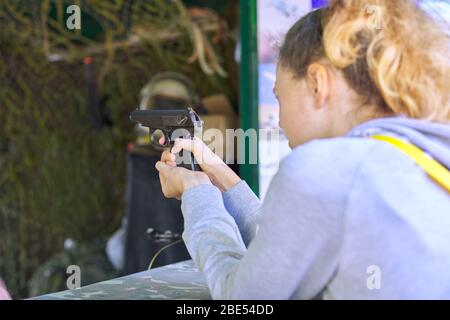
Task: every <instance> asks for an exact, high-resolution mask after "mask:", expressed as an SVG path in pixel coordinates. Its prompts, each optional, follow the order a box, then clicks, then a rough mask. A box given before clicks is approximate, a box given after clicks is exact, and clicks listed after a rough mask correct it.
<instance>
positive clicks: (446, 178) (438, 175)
mask: <svg viewBox="0 0 450 320" xmlns="http://www.w3.org/2000/svg"><path fill="white" fill-rule="evenodd" d="M372 138H373V139H376V140H380V141H385V142H387V143H390V144H391V145H393V146H395V147H396V148H398V149H400V150H402V151H403V152H404V153H406V154H407V155H408V156H410V157H411V158H412V159H414V160H415V161H416V163H417V164H418V165H419V166H420V167H422V169H424V170H425V172H426V173H428V175H429V176H430V177H431V178H433V180H434V181H436V182H437V183H438V184H439V185H441V186H442V187H443V188H444V189H445V190H447V191H448V192H449V193H450V171H448V169H447V168H445V167H444V166H443V165H441V164H440V163H439V162H437V161H436V160H434V159H432V158H430V157H429V156H427V155H426V154H425V153H424V152H423V151H422V150H421V149H419V148H417V147H416V146H414V145H412V144H409V143H406V142H403V141H402V140H400V139H396V138H394V137H390V136H381V135H376V136H372Z"/></svg>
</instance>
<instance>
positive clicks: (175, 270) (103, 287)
mask: <svg viewBox="0 0 450 320" xmlns="http://www.w3.org/2000/svg"><path fill="white" fill-rule="evenodd" d="M32 299H33V300H61V299H63V300H66V299H67V300H152V299H189V300H205V299H211V296H210V294H209V290H208V287H207V285H206V281H205V279H204V277H203V275H202V274H201V273H200V272H199V271H198V269H197V268H196V267H195V265H194V262H193V261H192V260H189V261H183V262H179V263H175V264H171V265H168V266H164V267H161V268H156V269H152V270H150V271H144V272H140V273H136V274H133V275H129V276H126V277H123V278H117V279H112V280H108V281H104V282H99V283H96V284H92V285H89V286H85V287H82V288H80V289H76V290H68V291H62V292H56V293H52V294H48V295H43V296H39V297H35V298H32Z"/></svg>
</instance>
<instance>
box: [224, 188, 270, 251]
mask: <svg viewBox="0 0 450 320" xmlns="http://www.w3.org/2000/svg"><path fill="white" fill-rule="evenodd" d="M222 198H223V203H224V205H225V209H226V210H227V211H228V212H229V213H230V214H231V216H232V217H233V218H234V221H235V222H236V224H237V226H238V228H239V231H240V233H241V236H242V239H243V241H244V243H245V245H246V246H247V247H248V245H249V244H250V242H251V240H252V239H253V238H254V237H255V235H256V232H257V223H258V218H259V216H260V213H261V210H260V208H261V201H260V200H259V199H258V197H257V196H256V195H255V194H254V193H253V191H252V189H250V187H249V186H248V184H247V183H246V182H245V181H243V180H242V181H241V182H239V183H238V184H237V185H235V186H234V187H232V188H230V189H229V190H228V191H226V192H224V193H223V194H222Z"/></svg>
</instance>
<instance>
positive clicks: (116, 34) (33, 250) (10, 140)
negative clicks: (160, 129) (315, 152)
mask: <svg viewBox="0 0 450 320" xmlns="http://www.w3.org/2000/svg"><path fill="white" fill-rule="evenodd" d="M197 2H198V1H197ZM205 3H206V1H205ZM228 3H229V6H231V5H233V2H228ZM70 4H78V5H79V6H80V7H81V10H82V29H81V31H77V30H75V31H69V30H68V29H67V28H66V24H65V21H66V20H65V19H67V17H68V16H69V15H68V14H67V13H66V11H65V9H66V7H67V5H70ZM231 11H232V10H230V12H231ZM192 16H194V17H195V19H192ZM228 22H230V19H228ZM231 35H232V33H231V32H230V31H229V29H228V27H227V24H226V23H225V22H224V20H222V19H220V20H219V19H218V17H217V16H216V15H215V14H214V13H213V12H212V11H208V10H199V9H197V10H191V11H187V9H186V7H185V6H184V5H183V4H182V2H181V1H179V0H172V1H171V0H153V1H148V0H134V1H133V0H129V1H125V0H115V1H104V0H86V1H77V0H72V1H62V0H59V1H57V0H14V1H10V0H0V123H1V125H0V276H1V277H3V278H4V280H5V282H6V283H7V285H8V287H9V289H10V290H11V291H12V294H13V295H14V296H15V297H16V298H19V297H27V296H28V294H29V292H30V291H29V279H30V277H31V276H32V274H33V273H34V272H35V271H36V270H37V269H38V267H39V266H41V265H42V264H43V263H45V262H46V261H47V260H48V259H49V258H50V257H51V256H53V255H55V254H56V253H58V252H61V251H62V250H63V243H64V240H65V239H67V238H71V239H74V240H76V241H78V242H84V243H89V242H90V241H93V240H94V239H99V238H106V237H107V236H108V235H109V234H111V233H112V232H113V231H114V230H115V229H116V228H117V227H118V225H119V223H120V220H121V218H122V215H123V207H124V203H123V202H124V187H125V160H126V159H125V155H126V145H127V142H128V141H132V140H133V139H134V136H133V124H132V123H130V122H129V121H128V113H129V112H130V110H132V109H134V108H135V107H136V106H137V105H138V102H139V91H140V88H142V87H143V86H144V85H145V83H146V82H147V81H148V80H149V79H150V78H151V76H152V75H154V74H155V73H156V72H159V71H165V70H171V71H178V72H182V73H184V74H186V75H188V76H189V77H190V78H191V79H192V80H193V82H194V84H195V85H196V87H197V89H198V91H199V93H200V95H203V96H204V95H207V94H211V93H219V92H223V93H226V94H227V95H228V96H229V97H230V98H231V100H232V101H235V97H236V93H235V90H234V89H233V87H234V86H233V85H232V84H231V81H230V79H234V78H235V69H236V68H235V65H234V61H233V50H234V40H233V39H232V36H231ZM86 56H91V57H92V59H93V64H92V66H93V68H94V69H93V70H94V75H95V79H94V80H93V81H94V83H95V84H96V87H97V93H98V97H99V101H100V106H101V113H100V118H99V119H100V123H93V122H92V121H91V120H92V117H91V114H90V112H92V110H88V108H87V107H86V105H87V103H88V101H87V98H86V96H87V93H86V81H85V66H84V65H83V59H84V58H85V57H86Z"/></svg>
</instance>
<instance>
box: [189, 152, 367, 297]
mask: <svg viewBox="0 0 450 320" xmlns="http://www.w3.org/2000/svg"><path fill="white" fill-rule="evenodd" d="M324 147H325V151H324V150H323V149H324ZM326 149H327V148H326V145H323V143H313V144H311V145H309V146H305V147H302V148H300V149H299V150H297V151H296V152H293V154H292V155H290V156H288V158H286V159H285V160H284V161H283V162H282V164H281V166H280V170H279V172H278V173H277V174H276V176H275V177H274V178H273V180H272V183H271V185H270V187H269V190H268V192H267V196H266V198H265V201H264V204H263V205H262V207H261V213H260V215H261V217H260V223H259V229H258V232H257V234H256V236H255V237H254V239H253V240H252V241H251V243H250V244H249V246H248V249H247V248H246V246H245V243H244V240H243V237H242V235H241V233H240V231H239V227H238V225H237V223H236V221H235V219H234V218H233V217H232V216H231V215H230V214H229V213H228V212H227V209H226V207H225V205H224V200H223V198H222V195H221V193H220V191H219V190H218V189H217V188H216V187H214V186H211V185H201V186H197V187H194V188H192V189H189V190H188V191H186V192H185V193H184V194H183V196H182V212H183V215H184V219H185V230H184V233H183V238H184V240H185V243H186V246H187V248H188V250H189V253H190V254H191V257H192V258H193V260H194V261H195V263H196V265H197V266H198V268H199V269H200V271H202V272H203V274H204V275H205V277H206V280H207V283H208V285H209V288H210V291H211V295H212V297H213V298H214V299H289V298H291V297H292V296H293V295H294V294H295V297H301V298H303V299H311V298H314V297H316V296H317V295H319V294H320V293H321V292H322V290H323V289H324V288H325V287H326V285H327V284H328V282H329V281H330V279H331V278H332V276H333V274H334V272H335V270H336V268H337V265H338V260H339V253H340V246H341V239H342V236H343V235H342V234H343V216H344V215H343V211H344V208H345V199H346V194H347V192H348V190H349V188H350V183H351V180H352V179H351V177H353V176H354V174H355V173H354V171H355V169H354V168H355V167H357V165H355V163H354V161H359V160H358V159H357V158H358V157H356V155H355V156H354V157H349V152H350V151H348V150H347V151H346V150H345V148H340V147H339V146H338V149H340V150H339V151H340V152H341V153H342V163H343V164H344V165H345V166H346V167H345V168H340V169H341V170H336V167H335V166H338V165H339V164H338V163H337V159H336V156H335V154H337V153H336V152H337V150H328V151H327V150H326ZM347 167H348V168H350V169H349V171H348V170H347Z"/></svg>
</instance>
